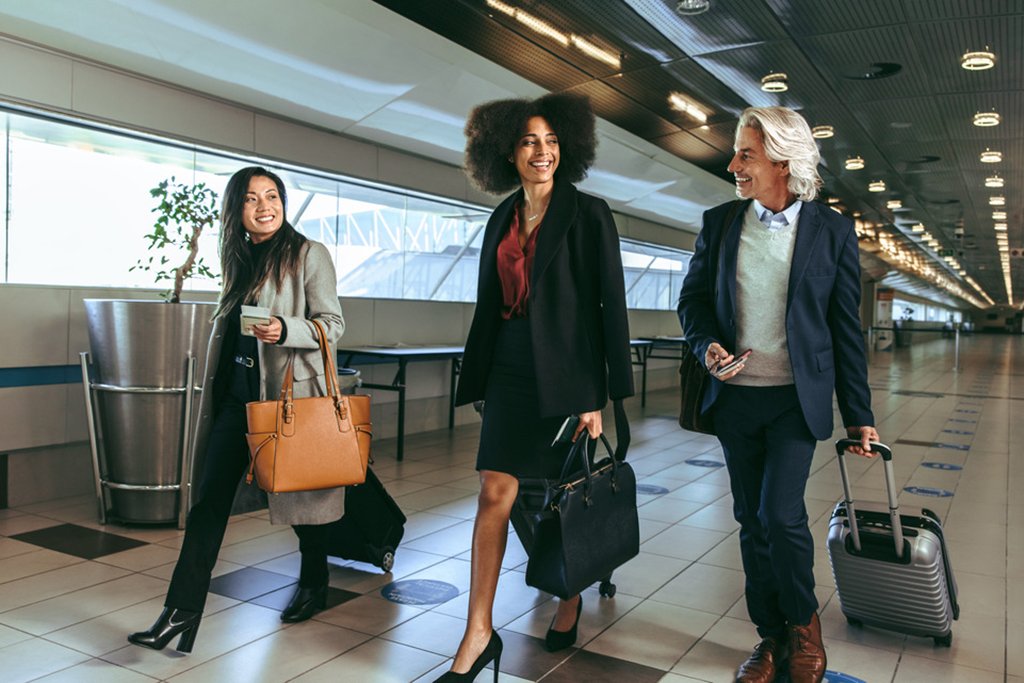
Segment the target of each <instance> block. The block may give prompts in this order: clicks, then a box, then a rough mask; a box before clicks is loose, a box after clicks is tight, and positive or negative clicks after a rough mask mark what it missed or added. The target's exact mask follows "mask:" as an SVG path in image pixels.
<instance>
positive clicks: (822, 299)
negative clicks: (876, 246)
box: [676, 201, 875, 440]
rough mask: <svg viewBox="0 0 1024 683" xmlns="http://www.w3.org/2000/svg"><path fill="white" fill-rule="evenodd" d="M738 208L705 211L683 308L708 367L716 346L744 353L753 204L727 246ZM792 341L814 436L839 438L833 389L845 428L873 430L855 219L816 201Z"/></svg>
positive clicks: (802, 240)
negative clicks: (739, 332) (743, 245)
mask: <svg viewBox="0 0 1024 683" xmlns="http://www.w3.org/2000/svg"><path fill="white" fill-rule="evenodd" d="M734 204H735V202H727V203H725V204H722V205H721V206H716V207H715V208H713V209H709V210H708V211H705V212H704V219H703V220H704V222H703V227H702V228H701V231H700V234H699V235H698V236H697V244H696V246H695V247H694V254H693V258H692V259H690V268H689V271H688V272H687V273H686V277H685V278H684V279H683V287H682V291H681V292H680V295H679V306H678V307H677V309H676V310H677V312H678V313H679V322H680V323H681V324H682V327H683V336H684V337H685V338H686V340H687V342H688V343H689V345H690V350H691V351H692V353H693V354H694V355H696V356H697V358H698V359H699V360H700V362H701V363H703V362H704V356H705V354H706V353H707V349H708V346H710V345H711V343H712V342H718V343H719V344H721V345H722V346H723V347H724V348H725V350H726V351H729V352H730V353H735V352H736V351H737V349H736V323H735V310H736V255H737V253H738V250H739V241H740V232H741V228H742V224H743V215H744V213H745V212H746V210H747V207H748V206H749V205H750V202H749V201H744V202H741V205H740V206H739V210H738V211H736V213H735V218H734V219H733V221H732V225H731V227H730V229H729V230H728V232H727V233H726V235H725V240H724V242H723V241H722V230H723V223H724V222H725V219H726V214H727V213H728V212H729V208H730V207H731V206H733V205H734ZM720 247H721V248H720ZM786 338H787V343H788V345H789V361H790V364H791V365H792V367H793V379H794V383H795V384H796V392H797V396H798V397H799V400H800V407H801V409H802V410H803V414H804V419H805V420H806V421H807V426H808V428H810V430H811V433H812V434H813V435H814V437H815V438H816V439H819V440H823V439H828V438H829V437H830V436H831V435H832V427H833V421H832V393H833V391H834V392H835V394H836V396H837V398H838V399H839V411H840V413H841V415H842V418H843V423H844V425H845V426H847V427H854V426H856V427H863V426H874V423H875V418H874V416H873V414H872V412H871V393H870V390H869V389H868V377H867V355H866V353H865V350H864V339H863V337H862V335H861V326H860V258H859V255H858V252H857V235H856V233H855V232H854V229H853V221H851V220H850V219H848V218H845V217H844V216H841V215H840V214H838V213H836V212H835V211H832V210H831V209H829V208H828V207H826V206H825V205H823V204H819V203H816V202H804V204H803V207H802V208H801V209H800V218H799V220H798V222H797V233H796V244H795V245H794V248H793V260H792V263H791V266H790V273H789V293H788V296H787V299H786ZM754 353H757V349H754ZM721 388H722V382H720V381H718V380H717V379H712V382H711V386H710V388H709V390H708V391H707V392H706V393H705V395H704V405H703V409H704V411H705V412H706V411H707V410H709V409H710V408H711V407H712V406H713V405H714V403H715V400H716V399H717V398H718V395H719V393H720V391H721Z"/></svg>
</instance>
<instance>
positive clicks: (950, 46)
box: [909, 15, 1024, 93]
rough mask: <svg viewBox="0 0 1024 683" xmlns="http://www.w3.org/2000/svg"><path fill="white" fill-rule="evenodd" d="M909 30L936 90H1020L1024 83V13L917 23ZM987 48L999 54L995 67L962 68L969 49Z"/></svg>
mask: <svg viewBox="0 0 1024 683" xmlns="http://www.w3.org/2000/svg"><path fill="white" fill-rule="evenodd" d="M909 30H910V33H911V35H912V36H913V38H914V43H915V45H917V47H918V51H919V52H920V53H921V54H923V55H924V56H925V57H926V59H925V60H924V64H925V68H926V69H927V70H928V81H929V83H930V84H931V86H932V88H933V89H934V91H935V92H936V93H962V92H976V93H984V92H994V91H999V90H1019V89H1020V87H1021V83H1022V82H1024V15H1018V16H1000V17H972V18H965V19H957V20H956V21H939V22H927V23H915V24H910V26H909ZM986 49H987V50H990V51H991V52H992V53H993V54H995V55H996V66H995V67H994V68H991V69H985V70H983V71H968V70H966V69H962V68H960V58H961V56H962V55H963V54H964V53H965V52H969V51H971V52H973V51H978V50H986Z"/></svg>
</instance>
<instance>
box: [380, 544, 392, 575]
mask: <svg viewBox="0 0 1024 683" xmlns="http://www.w3.org/2000/svg"><path fill="white" fill-rule="evenodd" d="M377 566H378V567H380V568H381V569H383V570H384V571H385V572H389V571H391V568H392V567H394V566H395V549H394V548H384V553H383V554H382V555H381V556H380V564H379V565H377Z"/></svg>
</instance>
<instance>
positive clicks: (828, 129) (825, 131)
mask: <svg viewBox="0 0 1024 683" xmlns="http://www.w3.org/2000/svg"><path fill="white" fill-rule="evenodd" d="M835 134H836V131H835V129H834V128H832V126H815V127H814V128H811V135H812V136H813V137H816V138H819V139H824V138H830V137H832V136H833V135H835Z"/></svg>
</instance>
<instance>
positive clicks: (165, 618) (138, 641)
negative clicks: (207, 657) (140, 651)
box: [128, 607, 203, 652]
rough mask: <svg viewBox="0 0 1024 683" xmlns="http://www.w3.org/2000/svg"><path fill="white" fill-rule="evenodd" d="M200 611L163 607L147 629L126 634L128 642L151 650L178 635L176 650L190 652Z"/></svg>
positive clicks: (164, 645)
mask: <svg viewBox="0 0 1024 683" xmlns="http://www.w3.org/2000/svg"><path fill="white" fill-rule="evenodd" d="M202 616H203V613H202V612H189V611H188V610H183V609H176V608H174V607H165V608H164V611H163V612H161V613H160V616H159V617H158V618H157V620H156V622H155V623H154V624H153V625H152V626H151V627H150V628H149V630H148V631H139V632H137V633H133V634H131V635H130V636H128V642H129V643H131V644H133V645H138V646H140V647H148V648H149V649H151V650H162V649H164V648H165V647H167V644H168V643H170V642H171V641H172V640H174V638H175V637H176V636H178V635H180V636H181V638H180V639H179V640H178V647H177V648H175V649H177V650H178V652H191V651H192V646H193V645H195V642H196V634H197V633H198V632H199V622H200V621H201V619H202Z"/></svg>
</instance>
